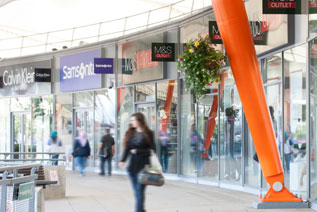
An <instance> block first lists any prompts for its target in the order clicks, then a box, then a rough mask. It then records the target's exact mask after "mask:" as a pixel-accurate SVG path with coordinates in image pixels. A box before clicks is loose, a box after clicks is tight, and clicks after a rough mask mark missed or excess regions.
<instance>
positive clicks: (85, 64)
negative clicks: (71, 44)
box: [59, 50, 101, 92]
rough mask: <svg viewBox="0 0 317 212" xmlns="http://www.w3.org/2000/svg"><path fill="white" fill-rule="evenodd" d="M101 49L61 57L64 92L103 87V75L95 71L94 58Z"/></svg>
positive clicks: (62, 89) (61, 85) (61, 87)
mask: <svg viewBox="0 0 317 212" xmlns="http://www.w3.org/2000/svg"><path fill="white" fill-rule="evenodd" d="M100 56H101V55H100V50H93V51H88V52H81V53H77V54H71V55H67V56H62V57H60V78H59V79H60V90H61V91H62V92H67V91H76V90H86V89H95V88H100V87H101V77H100V75H97V74H95V73H94V58H98V57H100Z"/></svg>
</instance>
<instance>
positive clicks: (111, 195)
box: [45, 172, 313, 212]
mask: <svg viewBox="0 0 317 212" xmlns="http://www.w3.org/2000/svg"><path fill="white" fill-rule="evenodd" d="M66 191H67V193H66V196H67V197H66V198H65V199H58V200H46V201H45V206H46V207H45V211H46V212H56V211H57V212H134V199H133V193H132V190H131V186H130V182H129V180H128V178H127V176H123V175H113V176H111V177H108V176H104V177H101V176H98V175H97V174H95V173H88V174H87V175H86V176H85V177H80V176H79V175H78V174H77V173H73V172H67V188H66ZM256 198H257V197H256V196H255V195H252V194H247V193H244V192H238V191H232V190H227V189H223V188H217V187H213V186H206V185H197V184H192V183H186V182H180V181H169V180H167V182H166V184H165V185H164V186H163V187H159V188H158V187H153V186H148V187H147V191H146V209H147V212H242V211H243V212H247V211H248V212H250V211H253V212H255V211H256V212H264V211H265V212H288V211H294V212H295V211H299V212H313V210H311V209H291V210H286V209H283V210H255V209H253V208H251V204H252V202H253V201H254V200H256Z"/></svg>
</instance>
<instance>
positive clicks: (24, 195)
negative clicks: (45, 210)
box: [18, 182, 34, 201]
mask: <svg viewBox="0 0 317 212" xmlns="http://www.w3.org/2000/svg"><path fill="white" fill-rule="evenodd" d="M33 193H34V182H30V183H22V184H20V186H19V193H18V200H19V201H21V200H26V199H31V198H33Z"/></svg>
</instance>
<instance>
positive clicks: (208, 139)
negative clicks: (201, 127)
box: [201, 74, 225, 158]
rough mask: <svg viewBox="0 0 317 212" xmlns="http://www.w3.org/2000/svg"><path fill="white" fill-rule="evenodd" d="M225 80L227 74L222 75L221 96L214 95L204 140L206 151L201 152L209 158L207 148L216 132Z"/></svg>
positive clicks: (203, 156) (202, 155)
mask: <svg viewBox="0 0 317 212" xmlns="http://www.w3.org/2000/svg"><path fill="white" fill-rule="evenodd" d="M224 82H225V74H223V77H222V79H221V83H220V98H218V95H215V96H214V101H213V103H212V106H211V110H210V113H209V117H208V123H207V128H206V136H205V140H204V150H205V151H203V152H202V154H201V157H202V158H208V153H207V150H208V149H209V147H210V143H211V138H212V135H213V134H214V131H215V126H216V120H215V119H216V117H217V109H218V99H221V96H222V93H223V87H224ZM216 90H217V89H216Z"/></svg>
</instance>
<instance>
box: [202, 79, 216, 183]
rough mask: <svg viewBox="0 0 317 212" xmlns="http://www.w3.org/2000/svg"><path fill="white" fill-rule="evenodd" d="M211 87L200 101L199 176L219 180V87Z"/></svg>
mask: <svg viewBox="0 0 317 212" xmlns="http://www.w3.org/2000/svg"><path fill="white" fill-rule="evenodd" d="M214 87H215V88H211V89H210V91H211V92H210V93H209V94H207V95H206V96H205V97H204V98H202V99H201V100H200V101H199V103H198V125H197V126H198V132H199V134H200V135H201V141H200V143H198V144H196V150H197V153H198V156H199V163H198V177H200V178H206V179H214V180H218V176H219V174H218V161H219V154H218V145H219V142H218V128H219V125H218V120H219V118H218V102H219V101H218V89H217V87H218V86H217V85H215V86H214Z"/></svg>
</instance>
